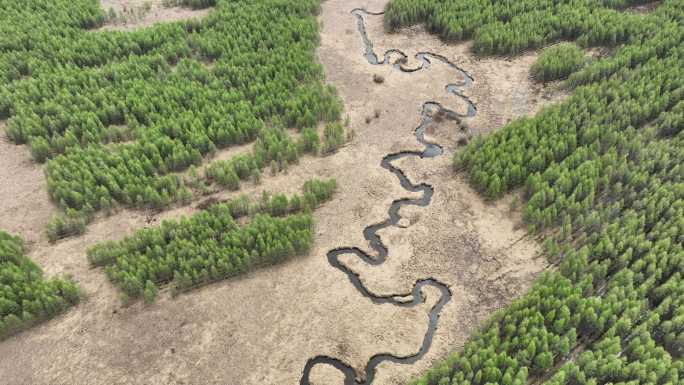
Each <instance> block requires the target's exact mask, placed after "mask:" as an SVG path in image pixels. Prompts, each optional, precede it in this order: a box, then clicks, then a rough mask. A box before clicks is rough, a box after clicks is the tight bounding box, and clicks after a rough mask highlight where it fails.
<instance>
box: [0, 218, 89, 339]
mask: <svg viewBox="0 0 684 385" xmlns="http://www.w3.org/2000/svg"><path fill="white" fill-rule="evenodd" d="M79 298H80V295H79V291H78V288H77V287H76V284H75V283H73V282H72V281H70V280H68V279H61V278H51V279H46V278H44V277H43V272H42V270H41V269H40V267H38V266H37V265H36V264H35V263H33V262H31V260H29V259H28V258H27V257H26V256H25V255H24V244H23V242H22V240H21V239H20V238H18V237H14V236H12V235H10V234H7V233H6V232H4V231H1V230H0V340H2V339H4V338H7V337H8V336H10V335H12V334H14V333H17V332H19V331H21V330H23V329H25V328H28V327H30V326H32V325H35V324H36V323H38V322H41V321H44V320H47V319H49V318H52V317H54V316H55V315H57V314H59V313H61V312H63V311H64V310H66V309H68V308H69V307H71V306H72V305H75V304H76V303H77V302H78V301H79Z"/></svg>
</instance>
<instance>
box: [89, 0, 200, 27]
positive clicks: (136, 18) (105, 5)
mask: <svg viewBox="0 0 684 385" xmlns="http://www.w3.org/2000/svg"><path fill="white" fill-rule="evenodd" d="M100 6H101V7H102V9H104V10H105V12H108V11H109V9H113V10H114V11H115V12H116V14H117V15H122V16H121V17H118V18H116V19H114V20H110V21H109V22H107V23H106V24H105V25H103V26H102V27H101V28H100V30H108V31H132V30H135V29H138V28H143V27H148V26H150V25H153V24H155V23H161V22H172V21H179V20H185V19H193V18H195V19H196V18H201V17H204V16H206V15H207V14H208V13H209V11H210V9H190V8H186V7H165V6H164V5H163V3H162V0H100Z"/></svg>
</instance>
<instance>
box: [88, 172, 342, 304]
mask: <svg viewBox="0 0 684 385" xmlns="http://www.w3.org/2000/svg"><path fill="white" fill-rule="evenodd" d="M335 189H336V182H335V180H327V181H321V180H316V179H314V180H310V181H308V182H306V183H305V184H304V188H303V190H304V194H303V196H298V195H294V196H292V197H290V198H288V197H287V196H285V195H283V194H275V195H270V194H267V193H264V194H263V196H262V197H261V198H260V199H258V200H251V199H249V198H247V197H246V196H243V197H241V198H237V199H234V200H231V201H228V202H224V203H218V204H215V205H212V206H210V207H209V208H208V209H207V210H204V211H200V212H198V213H197V214H195V215H193V216H191V217H183V218H181V219H180V220H177V221H164V222H162V224H161V225H160V226H158V227H154V228H149V229H144V230H140V231H137V232H136V233H135V234H133V235H131V236H129V237H127V238H125V239H123V240H121V241H118V242H105V243H102V244H100V245H97V246H95V247H93V248H91V249H90V250H88V259H89V261H90V263H91V264H93V265H94V266H106V267H105V270H106V272H107V275H108V276H109V278H110V279H111V280H112V281H113V282H114V283H115V284H116V285H117V286H119V287H120V288H121V289H122V291H123V293H124V295H125V298H137V297H144V298H145V300H146V301H148V302H151V301H153V300H154V298H155V297H156V295H157V290H158V287H159V286H162V285H165V284H168V283H171V285H172V288H173V289H174V290H175V291H183V290H187V289H190V288H193V287H197V286H199V285H203V284H207V283H210V282H214V281H217V280H221V279H225V278H228V277H231V276H235V275H238V274H242V273H245V272H247V271H249V270H251V269H253V268H255V267H258V266H263V265H269V264H274V263H278V262H281V261H283V260H285V259H288V258H291V257H293V256H295V255H301V254H304V253H306V252H307V251H308V250H309V248H310V247H311V244H312V243H313V225H314V223H313V216H312V214H311V211H312V210H313V209H315V208H316V207H317V206H318V205H320V204H321V203H323V202H325V201H327V200H329V199H331V197H332V194H333V192H334V191H335ZM246 215H249V216H250V219H249V220H248V222H247V223H246V224H245V225H242V226H240V225H238V224H237V222H236V219H238V218H240V217H243V216H246Z"/></svg>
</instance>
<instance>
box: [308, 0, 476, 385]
mask: <svg viewBox="0 0 684 385" xmlns="http://www.w3.org/2000/svg"><path fill="white" fill-rule="evenodd" d="M351 13H352V14H353V15H354V16H355V17H356V19H357V30H358V32H359V34H360V35H361V38H362V39H363V42H364V46H365V54H364V55H365V57H366V59H367V60H368V63H369V64H371V65H391V66H393V67H394V68H396V69H397V70H399V71H403V72H407V73H410V72H416V71H421V70H426V69H428V68H429V67H430V64H431V63H432V62H433V61H439V62H442V63H444V64H446V65H447V66H449V67H450V68H452V69H453V70H454V71H455V72H456V73H457V74H458V75H459V76H460V77H462V78H463V80H461V81H459V82H456V83H449V84H447V85H446V86H445V92H446V93H447V94H450V95H454V96H456V97H458V98H459V99H460V100H463V101H465V102H466V104H467V106H468V108H467V112H466V113H464V114H460V113H457V112H455V111H454V110H450V109H447V108H446V107H444V106H442V105H441V104H439V103H437V102H434V101H426V102H425V103H423V106H422V110H421V113H420V124H419V125H418V127H416V129H415V136H416V139H417V140H418V142H419V143H421V144H422V145H423V146H424V149H423V150H422V151H401V152H397V153H392V154H388V155H386V156H385V157H384V158H383V159H382V161H381V163H380V166H381V167H382V168H384V169H386V170H388V171H389V172H391V173H392V174H394V175H395V176H396V177H397V178H398V179H399V183H400V185H401V186H402V187H403V188H404V189H405V190H406V191H409V192H421V193H422V196H421V197H420V198H418V199H408V198H402V199H397V200H395V201H394V202H392V204H391V205H390V208H389V210H388V218H387V219H386V220H384V221H383V222H381V223H376V224H373V225H370V226H368V227H366V228H365V229H364V231H363V235H364V237H365V239H366V240H367V241H368V242H369V244H370V247H371V249H372V250H373V251H374V255H373V254H371V253H370V252H367V251H364V250H361V249H360V248H357V247H340V248H336V249H333V250H330V251H329V252H328V254H327V257H328V262H329V263H330V265H332V266H333V267H334V268H336V269H338V270H340V271H342V272H343V273H344V274H346V276H347V278H348V279H349V281H350V282H351V283H352V285H354V287H355V288H356V289H357V290H358V291H359V292H360V293H361V295H363V296H364V297H367V298H369V299H370V300H371V301H372V302H373V303H376V304H383V303H390V304H393V305H395V306H401V307H413V306H416V305H418V304H420V303H422V302H423V301H424V300H425V298H424V296H423V293H422V288H423V287H426V286H432V287H434V288H436V289H438V290H439V292H440V298H439V301H437V303H436V304H435V305H434V306H433V307H432V309H430V312H429V314H428V330H427V332H426V333H425V337H424V338H423V343H422V344H421V346H420V349H418V351H417V352H416V353H415V354H411V355H408V356H396V355H393V354H390V353H378V354H376V355H374V356H372V357H371V359H370V360H369V361H368V363H367V364H366V368H365V371H364V373H363V374H357V373H356V371H355V370H354V368H352V367H351V366H350V365H349V364H347V363H345V362H343V361H342V360H340V359H337V358H334V357H329V356H324V355H321V356H316V357H313V358H311V359H309V360H308V361H307V363H306V365H305V366H304V372H303V374H302V378H301V381H300V385H310V381H309V377H310V374H311V370H312V369H313V368H314V367H315V366H316V365H330V366H332V367H334V368H336V369H338V370H339V371H341V372H342V373H343V374H344V376H345V380H344V385H368V384H371V383H372V382H373V379H374V378H375V372H376V368H377V366H378V365H380V364H381V363H383V362H393V363H397V364H413V363H415V362H416V361H418V360H419V359H421V358H422V357H423V356H424V355H425V354H426V353H427V352H428V350H429V349H430V346H431V345H432V338H433V336H434V334H435V331H436V330H437V323H438V321H439V315H440V313H441V311H442V308H443V307H444V305H446V304H447V303H448V302H449V301H450V300H451V296H452V293H451V290H450V289H449V287H448V286H447V285H445V284H444V283H442V282H440V281H438V280H436V279H434V278H425V279H420V280H418V281H416V283H415V284H414V286H413V289H412V290H411V292H409V293H398V294H392V295H376V294H375V293H373V292H371V291H370V290H368V288H367V287H366V286H364V284H363V282H362V281H361V278H360V277H359V275H358V274H357V273H356V272H354V271H353V270H351V269H350V268H349V267H347V266H346V265H344V264H343V263H342V262H341V261H340V256H342V255H354V256H356V257H357V258H359V259H361V260H363V261H364V262H365V263H367V264H369V265H381V264H382V263H383V262H384V261H385V259H386V258H387V255H388V249H387V246H385V245H384V244H383V242H382V240H381V239H380V236H379V235H378V231H380V230H382V229H385V228H387V227H391V226H396V225H397V223H398V222H399V220H400V219H401V216H400V215H399V211H400V209H401V208H402V207H403V206H408V205H413V206H420V207H425V206H428V205H429V204H430V202H431V201H432V196H433V194H434V189H433V187H432V186H430V185H429V184H427V183H419V184H414V183H413V182H411V180H410V179H409V178H408V177H407V176H406V175H405V174H404V172H403V171H402V170H401V169H400V168H399V167H397V166H394V164H393V163H394V162H395V161H397V160H400V159H402V158H406V157H418V158H420V159H423V158H433V157H437V156H441V155H442V154H443V152H444V151H443V149H442V147H441V146H440V145H438V144H436V143H431V142H428V141H427V140H426V139H425V129H426V127H428V126H429V125H430V124H431V123H432V122H433V120H434V116H436V115H440V116H443V117H444V118H445V119H448V120H459V119H461V118H466V117H472V116H474V115H475V114H476V107H475V104H474V103H473V102H472V101H471V100H470V99H469V98H468V97H467V96H465V95H464V94H463V93H462V90H463V89H464V88H467V87H470V86H471V85H472V84H473V77H472V76H471V75H470V74H468V73H467V72H466V71H465V70H463V69H461V68H459V67H458V66H457V65H455V64H454V63H452V62H450V61H449V60H448V59H447V58H446V57H444V56H442V55H439V54H435V53H431V52H419V53H417V54H416V55H415V58H416V60H418V62H419V64H418V65H417V66H416V67H407V66H406V62H407V59H408V56H407V55H406V54H404V53H403V52H402V51H400V50H398V49H390V50H387V51H386V52H385V53H384V54H383V55H382V61H380V60H378V56H377V55H376V53H375V51H374V49H373V43H372V41H371V40H370V38H369V37H368V33H367V32H366V23H365V16H367V15H375V16H379V15H382V14H383V13H382V12H377V13H374V12H368V11H366V10H364V9H360V8H356V9H354V10H352V11H351Z"/></svg>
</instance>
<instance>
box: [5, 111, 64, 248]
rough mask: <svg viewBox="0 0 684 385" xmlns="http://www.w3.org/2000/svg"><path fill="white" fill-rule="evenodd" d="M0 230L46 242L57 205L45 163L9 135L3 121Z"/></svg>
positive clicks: (31, 241) (30, 240)
mask: <svg viewBox="0 0 684 385" xmlns="http://www.w3.org/2000/svg"><path fill="white" fill-rule="evenodd" d="M0 164H2V166H1V167H0V229H3V230H5V231H9V232H11V233H14V234H21V236H22V237H23V238H24V240H25V241H27V243H29V244H30V243H35V242H46V241H47V234H46V232H45V228H46V226H47V223H48V222H49V221H50V218H51V217H52V215H53V213H55V212H57V208H56V207H55V206H54V205H53V204H52V202H51V201H50V197H49V196H48V193H47V181H46V179H45V175H44V174H43V168H42V167H41V165H39V164H36V163H35V162H34V161H33V159H32V158H31V154H30V152H29V149H28V147H27V146H17V145H15V144H13V143H11V142H10V141H9V139H7V137H6V136H5V123H4V122H0Z"/></svg>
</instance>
